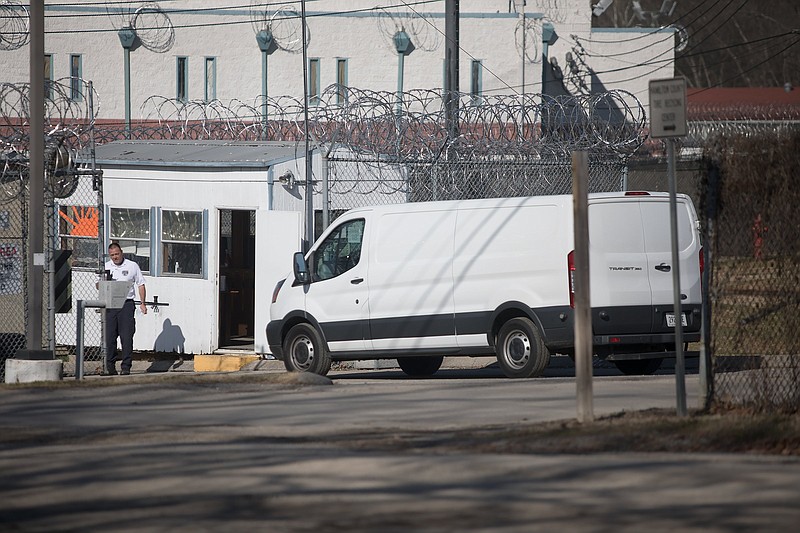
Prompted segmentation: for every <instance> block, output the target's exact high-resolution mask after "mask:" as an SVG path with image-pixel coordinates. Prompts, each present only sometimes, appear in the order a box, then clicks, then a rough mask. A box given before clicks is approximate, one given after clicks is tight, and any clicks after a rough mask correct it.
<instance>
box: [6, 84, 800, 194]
mask: <svg viewBox="0 0 800 533" xmlns="http://www.w3.org/2000/svg"><path fill="white" fill-rule="evenodd" d="M88 91H89V85H88V84H87V83H86V82H84V81H83V80H79V79H74V78H64V79H62V80H57V81H54V82H51V83H50V84H49V85H48V88H47V91H46V95H47V98H46V103H45V108H46V113H45V121H46V129H45V130H46V132H47V148H46V157H47V163H46V164H47V168H48V169H57V168H59V166H64V164H65V163H64V162H65V161H67V162H69V161H73V160H75V159H76V156H77V154H78V152H79V151H80V150H82V149H83V148H84V147H85V146H86V145H87V140H88V133H89V131H90V128H92V126H94V130H93V133H94V137H95V139H96V142H97V143H99V144H104V143H108V142H112V141H114V140H121V139H139V140H145V139H151V140H163V139H187V140H189V139H192V140H234V141H236V140H240V141H259V140H275V141H291V142H296V143H298V146H299V144H300V142H301V141H303V140H305V138H306V136H308V137H309V139H310V140H312V141H313V142H314V144H315V146H318V147H320V148H321V149H323V150H324V151H325V152H326V153H327V154H328V155H329V156H331V157H335V158H339V159H349V160H353V161H357V162H359V163H360V164H362V165H365V167H364V168H365V169H366V170H365V172H366V175H369V176H370V179H371V180H373V181H374V180H375V179H378V180H379V181H380V180H381V179H383V180H384V182H385V183H389V181H392V182H396V181H397V179H398V178H397V176H398V168H399V167H398V165H399V166H402V165H410V164H415V165H420V164H422V165H426V164H434V163H435V164H437V165H438V164H445V165H446V164H456V163H458V164H464V163H469V162H478V161H484V162H485V161H505V162H508V163H511V164H521V165H524V164H530V163H537V164H538V163H541V162H542V161H564V160H566V159H568V158H569V155H570V153H571V152H572V151H574V150H588V151H591V152H592V154H593V157H594V158H595V159H598V158H600V159H602V158H606V159H615V160H624V159H625V158H627V157H630V156H631V155H634V154H636V155H643V154H645V155H646V154H648V153H649V154H654V153H659V152H662V151H663V143H661V141H654V140H652V139H648V138H647V123H646V118H645V112H644V108H643V106H642V104H641V102H640V101H639V100H638V99H637V98H636V97H635V96H634V95H632V94H631V93H628V92H626V91H621V90H612V91H608V92H605V93H600V94H593V95H592V94H579V95H573V96H560V97H554V96H549V95H541V94H526V95H505V96H502V95H494V96H485V95H483V96H479V97H477V96H475V95H470V94H465V93H461V94H459V95H458V99H459V107H458V115H457V122H458V128H457V131H458V135H457V136H456V137H455V138H452V137H451V136H450V134H449V133H448V131H450V128H448V125H447V117H448V115H447V113H446V112H445V104H444V99H443V97H442V95H443V91H442V90H441V89H424V90H423V89H418V90H410V91H405V92H402V93H395V92H389V91H371V90H366V89H358V88H353V87H344V86H341V85H331V86H329V87H328V88H326V89H325V90H324V91H323V92H322V93H321V94H320V95H319V98H318V100H317V101H316V105H314V106H311V107H310V108H309V114H308V122H307V123H306V122H305V120H304V113H303V102H302V101H301V100H299V99H297V98H293V97H289V96H282V97H277V98H265V97H263V96H261V97H258V98H256V99H254V100H253V101H252V102H244V101H242V100H232V101H231V102H229V103H227V104H225V103H223V102H221V101H219V100H213V101H211V102H203V101H180V100H177V99H175V98H167V97H163V96H151V97H150V98H148V99H147V100H146V101H145V102H144V103H143V104H142V106H141V108H140V116H141V118H140V119H138V120H137V121H134V122H133V123H132V124H131V128H130V129H126V128H125V126H124V125H123V124H122V123H117V124H108V123H106V124H102V125H99V124H94V125H93V124H92V121H91V117H94V116H96V115H97V113H98V105H97V104H96V103H97V102H99V97H98V96H97V94H96V93H95V94H93V95H92V100H93V101H94V102H95V109H94V110H90V109H88V106H87V101H88V100H89V98H88ZM27 95H28V86H27V84H18V85H13V84H7V83H6V84H0V165H1V166H2V169H3V170H2V183H3V189H4V191H3V194H2V195H0V196H2V197H3V198H5V199H8V198H12V197H16V195H17V194H18V193H19V190H20V187H22V186H24V185H25V177H26V168H27V162H28V160H27V158H28V155H27V154H28V141H29V139H28V135H29V133H28V131H29V129H28V125H29V121H30V119H29V117H30V113H29V110H30V104H29V102H28V96H27ZM265 111H266V112H265ZM689 113H690V117H696V118H698V119H700V120H695V121H690V127H689V129H690V134H689V136H687V138H685V139H682V140H681V141H680V143H681V145H682V146H685V147H686V146H695V147H697V148H698V149H700V150H701V151H702V147H703V143H704V142H706V139H708V138H709V137H711V136H713V135H718V134H729V133H737V132H738V133H741V132H752V131H755V130H754V128H759V127H760V128H765V129H775V128H776V127H786V128H797V127H800V109H798V108H797V106H784V107H776V106H773V107H771V108H758V109H756V108H744V107H739V108H737V109H735V110H733V111H731V109H729V108H725V109H724V110H723V109H721V108H719V109H718V108H715V107H714V106H697V105H695V106H690V109H689ZM759 113H760V114H759ZM732 117H734V118H737V117H738V120H735V119H732ZM382 173H383V175H382ZM50 176H51V179H50V180H49V181H48V187H49V190H51V191H52V192H53V194H55V195H60V194H64V193H66V192H68V191H69V190H70V186H71V183H70V182H68V181H65V180H66V178H64V173H63V172H61V173H58V172H56V170H53V172H51V174H50ZM376 176H377V177H376ZM56 178H63V179H62V182H63V183H60V182H58V180H56ZM391 187H395V185H392V186H391Z"/></svg>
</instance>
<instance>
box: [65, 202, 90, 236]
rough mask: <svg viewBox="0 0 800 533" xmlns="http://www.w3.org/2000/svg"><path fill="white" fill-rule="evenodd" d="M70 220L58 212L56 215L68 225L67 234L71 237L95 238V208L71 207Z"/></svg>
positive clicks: (67, 216)
mask: <svg viewBox="0 0 800 533" xmlns="http://www.w3.org/2000/svg"><path fill="white" fill-rule="evenodd" d="M71 210H72V218H70V216H69V215H67V214H65V213H64V211H62V210H59V212H58V214H59V216H60V217H61V218H63V219H64V220H66V221H67V224H69V225H70V228H69V234H70V235H71V236H73V237H97V220H98V216H97V208H96V207H85V206H75V205H73V206H71Z"/></svg>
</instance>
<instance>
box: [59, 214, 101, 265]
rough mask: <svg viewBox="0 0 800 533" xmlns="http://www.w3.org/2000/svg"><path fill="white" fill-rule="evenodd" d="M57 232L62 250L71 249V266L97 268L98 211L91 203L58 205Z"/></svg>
mask: <svg viewBox="0 0 800 533" xmlns="http://www.w3.org/2000/svg"><path fill="white" fill-rule="evenodd" d="M58 234H59V237H60V240H61V249H62V250H72V257H71V261H72V267H73V268H76V269H82V268H85V269H91V270H93V271H94V270H96V269H97V263H98V257H99V246H100V242H99V240H98V238H97V235H98V211H97V207H96V206H92V205H60V206H59V207H58Z"/></svg>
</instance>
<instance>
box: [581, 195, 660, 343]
mask: <svg viewBox="0 0 800 533" xmlns="http://www.w3.org/2000/svg"><path fill="white" fill-rule="evenodd" d="M667 221H669V219H667ZM589 254H590V259H589V265H590V266H589V268H590V273H591V274H590V275H591V306H592V329H593V330H594V333H595V335H625V334H636V333H649V332H650V331H651V330H652V325H653V324H652V310H651V305H652V299H651V287H650V279H649V271H648V268H649V265H648V258H647V255H646V253H645V234H644V231H643V228H642V215H641V210H640V208H639V202H638V201H636V200H634V199H633V198H597V199H593V200H592V201H591V203H590V204H589Z"/></svg>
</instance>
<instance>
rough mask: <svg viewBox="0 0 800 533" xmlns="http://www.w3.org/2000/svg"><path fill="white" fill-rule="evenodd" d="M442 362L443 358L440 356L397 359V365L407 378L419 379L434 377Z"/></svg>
mask: <svg viewBox="0 0 800 533" xmlns="http://www.w3.org/2000/svg"><path fill="white" fill-rule="evenodd" d="M442 361H444V357H442V356H441V355H438V356H436V357H399V358H398V359H397V364H398V366H400V370H402V371H403V372H405V374H406V375H407V376H411V377H417V378H421V377H426V376H432V375H434V374H435V373H436V371H437V370H439V368H441V366H442Z"/></svg>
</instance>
